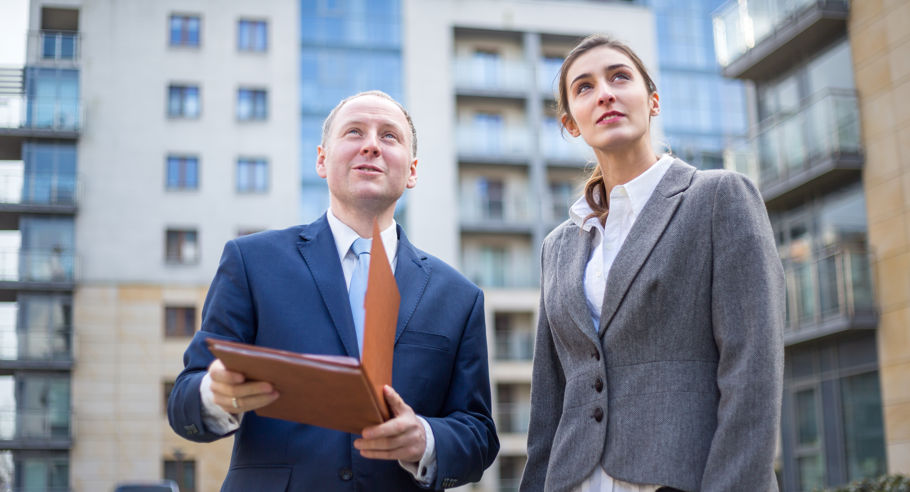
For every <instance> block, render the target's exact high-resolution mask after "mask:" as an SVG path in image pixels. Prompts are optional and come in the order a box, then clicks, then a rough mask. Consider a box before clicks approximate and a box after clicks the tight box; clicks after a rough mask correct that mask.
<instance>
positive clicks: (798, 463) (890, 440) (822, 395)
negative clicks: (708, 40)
mask: <svg viewBox="0 0 910 492" xmlns="http://www.w3.org/2000/svg"><path fill="white" fill-rule="evenodd" d="M887 3H889V2H847V1H845V0H817V1H816V0H802V1H797V2H793V1H779V0H762V1H750V2H745V1H730V2H727V3H726V4H725V5H724V6H722V7H721V8H720V9H719V10H718V11H717V12H716V14H715V36H716V43H717V53H718V59H719V61H720V62H721V64H722V65H723V66H724V74H725V75H726V76H729V77H735V78H738V79H742V80H746V81H749V83H750V84H751V86H752V87H753V88H754V95H755V97H754V98H753V99H752V101H751V104H752V108H751V114H752V115H753V119H752V122H751V123H752V124H751V128H750V132H749V133H750V135H749V138H748V139H747V140H745V141H743V142H741V143H740V144H738V145H736V146H731V147H730V148H729V149H728V151H727V155H726V156H725V160H726V164H727V167H729V168H732V169H736V170H739V171H742V172H745V173H747V174H750V175H751V176H752V178H753V179H754V180H755V182H756V183H757V184H758V185H759V188H760V190H761V192H762V195H763V197H764V199H765V203H766V205H767V207H768V211H769V215H770V217H771V220H772V225H773V227H774V231H775V234H776V239H777V244H778V247H779V251H780V255H781V260H782V261H783V263H784V266H785V271H786V274H787V290H788V298H787V326H786V332H785V343H786V356H785V357H786V359H785V381H784V400H783V401H784V405H783V414H782V434H781V441H780V442H781V453H780V480H781V483H782V486H783V489H784V490H793V491H797V490H802V491H808V490H813V489H815V488H823V487H829V486H836V485H841V484H844V483H846V482H849V481H853V480H857V479H861V478H865V477H874V476H878V475H882V474H884V473H886V472H903V473H906V472H907V470H908V466H910V461H908V458H907V456H908V447H907V442H908V439H907V438H908V434H907V429H906V428H907V425H906V420H907V419H906V415H907V414H908V413H907V408H908V406H907V402H908V400H907V395H908V393H907V390H906V384H904V383H901V382H899V381H900V380H901V378H902V377H904V376H905V375H906V374H907V372H906V367H907V360H908V357H910V346H908V344H907V343H906V340H907V338H906V336H905V335H904V334H905V333H906V331H907V318H906V317H904V318H903V319H902V318H900V316H901V313H902V312H905V311H906V307H907V302H908V296H907V285H908V283H907V278H908V277H907V272H908V268H907V267H906V264H902V263H900V261H906V260H905V258H906V251H907V242H906V227H904V226H905V225H906V224H904V222H902V221H903V219H902V218H901V217H903V215H905V211H906V209H907V205H906V200H904V198H905V196H906V195H902V194H901V193H902V192H901V191H900V189H899V188H894V186H893V185H890V184H884V183H885V181H890V182H891V183H897V186H898V187H900V186H901V185H900V183H901V181H900V179H896V180H894V179H893V178H899V177H900V176H901V175H902V174H906V167H907V166H906V164H905V163H906V158H904V159H903V161H901V160H900V159H901V157H899V156H898V155H897V153H896V152H895V153H893V154H884V153H883V147H882V145H881V140H885V142H886V143H888V142H891V143H892V144H894V143H895V142H896V141H897V140H896V136H897V131H896V128H898V127H897V126H896V121H895V120H893V119H892V120H889V121H888V122H882V121H881V119H880V113H879V110H881V109H882V108H884V107H885V106H887V109H888V111H892V106H891V104H892V101H893V102H894V103H895V104H897V99H896V98H893V95H894V94H893V92H892V90H893V89H895V88H897V87H899V86H900V82H901V81H902V80H903V81H906V79H907V77H906V76H904V77H903V79H901V76H900V75H899V74H898V75H897V76H896V77H895V76H893V75H892V74H891V73H889V72H882V71H881V70H879V71H870V67H872V68H880V67H881V66H882V65H881V63H882V60H884V61H885V63H887V62H888V61H889V60H892V59H894V58H893V55H892V53H896V50H897V49H898V48H897V46H898V43H897V41H898V40H899V39H901V36H903V39H904V40H906V38H907V34H908V32H910V31H908V30H907V28H906V27H905V26H906V24H903V25H899V24H894V23H888V27H889V28H890V29H891V30H890V31H882V32H881V33H879V32H873V31H872V28H873V27H883V26H884V24H885V21H884V15H885V13H886V12H887V11H888V10H887V9H886V8H885V7H884V6H883V5H882V4H887ZM899 3H901V2H891V4H892V6H891V9H892V10H893V13H897V14H899V13H901V9H900V8H898V6H897V4H899ZM905 3H906V2H904V4H905ZM876 6H877V7H876ZM903 7H907V5H903ZM908 12H910V11H908V9H907V8H903V15H904V17H903V18H904V19H906V18H907V15H908ZM876 19H877V20H878V24H876V23H875V22H874V21H875V20H876ZM884 32H887V33H888V36H889V37H888V38H887V39H886V40H885V41H884V42H882V43H880V44H875V43H873V42H872V40H873V39H885V38H884V36H885V35H884V34H882V33H884ZM870 56H871V57H873V59H874V60H877V61H876V62H875V63H873V62H872V61H870ZM876 63H877V64H876ZM904 66H906V63H905V62H904ZM904 74H906V70H905V71H904ZM904 85H905V86H906V83H905V84H904ZM904 106H906V104H904ZM905 119H906V118H905ZM905 123H906V122H905ZM905 126H906V125H905ZM885 149H887V147H885ZM891 149H895V147H894V145H892V146H891ZM901 162H904V164H903V165H902V164H901ZM888 173H891V175H890V176H889V175H888ZM889 186H890V187H889ZM883 189H886V190H887V192H888V193H887V194H883V193H882V192H883ZM892 207H894V208H892ZM901 210H904V212H901ZM895 217H897V219H895ZM894 220H898V223H899V224H901V225H900V228H899V229H897V230H900V232H899V233H895V232H893V231H894V230H895V227H897V226H895V223H894V222H893V221H894ZM886 227H887V228H888V229H886ZM896 234H900V235H899V236H898V235H896ZM896 238H897V239H896ZM899 238H902V239H899ZM901 340H903V342H901ZM902 371H903V372H902ZM883 408H884V411H883Z"/></svg>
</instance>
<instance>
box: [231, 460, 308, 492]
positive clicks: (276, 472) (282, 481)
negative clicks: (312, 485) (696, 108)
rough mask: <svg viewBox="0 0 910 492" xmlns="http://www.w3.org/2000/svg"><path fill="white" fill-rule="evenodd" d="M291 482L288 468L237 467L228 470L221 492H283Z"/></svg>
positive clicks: (289, 468)
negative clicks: (263, 491)
mask: <svg viewBox="0 0 910 492" xmlns="http://www.w3.org/2000/svg"><path fill="white" fill-rule="evenodd" d="M290 480H291V467H289V466H238V467H235V468H231V469H230V470H228V474H227V478H225V479H224V485H222V486H221V492H248V491H250V490H268V491H269V492H272V491H275V492H284V491H286V490H287V489H288V483H289V482H290Z"/></svg>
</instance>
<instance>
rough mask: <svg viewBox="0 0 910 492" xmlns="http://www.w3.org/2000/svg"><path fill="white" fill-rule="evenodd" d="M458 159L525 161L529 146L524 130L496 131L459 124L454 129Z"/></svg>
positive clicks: (506, 129) (509, 128)
mask: <svg viewBox="0 0 910 492" xmlns="http://www.w3.org/2000/svg"><path fill="white" fill-rule="evenodd" d="M455 135H456V139H457V140H456V142H457V150H458V155H459V157H466V158H476V159H484V160H496V159H509V160H512V159H525V158H527V157H528V155H529V146H530V145H531V138H530V133H529V132H528V130H527V129H526V128H521V127H506V128H501V129H496V130H491V129H490V128H482V127H480V126H479V125H465V124H461V125H458V127H457V128H456V129H455Z"/></svg>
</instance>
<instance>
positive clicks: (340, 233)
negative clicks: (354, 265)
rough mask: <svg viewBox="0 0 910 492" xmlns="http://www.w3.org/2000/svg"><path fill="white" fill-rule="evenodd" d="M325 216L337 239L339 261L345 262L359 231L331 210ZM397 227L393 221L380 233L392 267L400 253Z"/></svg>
mask: <svg viewBox="0 0 910 492" xmlns="http://www.w3.org/2000/svg"><path fill="white" fill-rule="evenodd" d="M325 216H326V219H327V220H328V222H329V229H331V231H332V236H333V237H334V238H335V247H336V248H337V249H338V259H339V260H341V261H342V262H343V261H344V257H345V255H347V254H348V251H350V249H351V245H352V244H354V240H355V239H357V238H358V237H360V234H357V231H355V230H354V229H351V227H350V226H348V225H347V224H345V223H344V222H342V221H341V219H339V218H338V217H336V216H335V214H334V213H333V212H332V209H331V208H330V209H328V210H326V212H325ZM396 225H397V224H396V222H395V220H394V219H393V220H392V225H390V226H389V227H387V228H385V229H383V230H382V231H380V232H379V237H381V238H382V246H383V247H385V252H386V255H387V256H388V257H389V264H390V265H394V264H395V263H394V261H395V255H396V254H397V253H398V230H397V228H396Z"/></svg>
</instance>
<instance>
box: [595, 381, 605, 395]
mask: <svg viewBox="0 0 910 492" xmlns="http://www.w3.org/2000/svg"><path fill="white" fill-rule="evenodd" d="M603 390H604V380H603V379H600V378H597V379H596V380H595V381H594V391H597V392H598V393H600V392H601V391H603Z"/></svg>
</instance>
